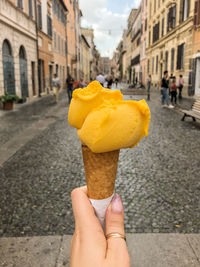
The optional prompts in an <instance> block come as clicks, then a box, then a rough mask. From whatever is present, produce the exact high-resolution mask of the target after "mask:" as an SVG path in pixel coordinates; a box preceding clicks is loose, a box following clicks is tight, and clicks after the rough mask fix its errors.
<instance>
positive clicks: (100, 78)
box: [96, 73, 105, 86]
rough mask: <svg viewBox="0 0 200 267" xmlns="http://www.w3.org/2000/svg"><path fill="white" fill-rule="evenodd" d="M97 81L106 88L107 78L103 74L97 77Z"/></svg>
mask: <svg viewBox="0 0 200 267" xmlns="http://www.w3.org/2000/svg"><path fill="white" fill-rule="evenodd" d="M96 81H98V82H99V83H100V84H101V85H102V86H104V83H105V78H104V76H103V75H102V73H99V75H98V76H97V77H96Z"/></svg>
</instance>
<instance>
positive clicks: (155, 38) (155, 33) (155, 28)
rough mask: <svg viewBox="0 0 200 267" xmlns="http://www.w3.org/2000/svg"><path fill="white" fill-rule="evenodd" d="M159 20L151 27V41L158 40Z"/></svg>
mask: <svg viewBox="0 0 200 267" xmlns="http://www.w3.org/2000/svg"><path fill="white" fill-rule="evenodd" d="M159 31H160V22H158V23H157V24H156V25H155V26H154V27H153V43H155V42H156V41H158V40H159Z"/></svg>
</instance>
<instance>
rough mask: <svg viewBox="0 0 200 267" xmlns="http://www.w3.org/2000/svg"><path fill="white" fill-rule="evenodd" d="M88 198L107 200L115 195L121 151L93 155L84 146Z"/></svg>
mask: <svg viewBox="0 0 200 267" xmlns="http://www.w3.org/2000/svg"><path fill="white" fill-rule="evenodd" d="M82 154H83V162H84V167H85V177H86V183H87V189H88V197H89V198H91V199H105V198H108V197H110V196H111V195H112V194H113V193H114V187H115V179H116V173H117V166H118V158H119V150H115V151H111V152H105V153H93V152H92V151H91V150H90V149H89V148H88V147H87V146H84V145H82Z"/></svg>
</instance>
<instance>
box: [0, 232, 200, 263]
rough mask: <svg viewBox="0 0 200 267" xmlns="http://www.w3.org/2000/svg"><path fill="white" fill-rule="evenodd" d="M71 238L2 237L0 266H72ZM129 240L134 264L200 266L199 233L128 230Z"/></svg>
mask: <svg viewBox="0 0 200 267" xmlns="http://www.w3.org/2000/svg"><path fill="white" fill-rule="evenodd" d="M70 241H71V236H70V235H64V236H46V237H45V236H41V237H20V238H14V237H13V238H12V237H11V238H1V239H0V266H2V267H3V266H6V267H11V266H15V267H40V266H41V267H61V266H69V261H70ZM127 244H128V248H129V253H130V256H131V266H132V267H170V266H172V267H199V266H200V235H199V234H196V235H195V234H186V235H184V234H127ZM79 267H81V266H79ZM122 267H123V266H122Z"/></svg>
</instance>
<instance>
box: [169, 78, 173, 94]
mask: <svg viewBox="0 0 200 267" xmlns="http://www.w3.org/2000/svg"><path fill="white" fill-rule="evenodd" d="M173 80H174V75H173V73H171V75H170V77H169V96H170V95H171V90H170V88H171V84H172V83H173Z"/></svg>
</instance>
